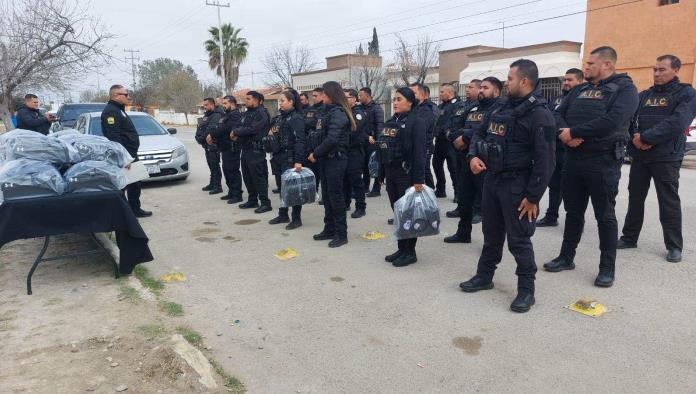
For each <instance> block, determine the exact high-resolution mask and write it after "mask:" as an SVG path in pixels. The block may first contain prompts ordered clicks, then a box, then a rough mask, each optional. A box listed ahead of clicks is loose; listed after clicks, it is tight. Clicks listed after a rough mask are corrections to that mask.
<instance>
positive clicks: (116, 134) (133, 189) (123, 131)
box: [101, 85, 152, 218]
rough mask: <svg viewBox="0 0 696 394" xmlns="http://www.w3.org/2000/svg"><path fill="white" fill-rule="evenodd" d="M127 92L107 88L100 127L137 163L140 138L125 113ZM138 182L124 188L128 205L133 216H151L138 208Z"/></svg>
mask: <svg viewBox="0 0 696 394" xmlns="http://www.w3.org/2000/svg"><path fill="white" fill-rule="evenodd" d="M128 101H129V100H128V90H126V88H124V87H123V86H122V85H113V86H112V87H111V88H109V102H108V103H106V107H104V110H103V111H102V114H101V126H102V133H103V134H104V137H106V138H108V139H109V140H111V141H114V142H118V143H119V144H121V145H123V147H124V148H126V150H127V151H128V153H129V154H130V155H131V156H132V157H133V159H134V161H138V148H140V136H139V135H138V131H137V130H135V126H134V125H133V122H132V121H131V119H130V117H129V116H128V114H127V113H126V111H125V108H126V104H128ZM141 190H142V189H141V185H140V182H135V183H131V184H130V185H128V187H127V188H126V194H127V195H128V204H129V205H130V207H131V209H132V210H133V213H134V214H135V216H137V217H139V218H144V217H148V216H152V212H150V211H146V210H144V209H142V208H141V207H140V193H141Z"/></svg>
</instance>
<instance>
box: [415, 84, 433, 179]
mask: <svg viewBox="0 0 696 394" xmlns="http://www.w3.org/2000/svg"><path fill="white" fill-rule="evenodd" d="M411 90H412V91H413V94H415V96H416V101H418V105H417V107H416V113H417V114H418V116H420V117H421V118H422V119H423V122H425V127H426V130H425V174H424V176H425V185H426V186H428V187H429V188H431V189H435V181H434V180H433V172H432V170H431V168H430V167H431V166H430V163H431V162H432V158H433V151H434V150H435V146H434V145H433V139H434V138H435V122H436V121H437V117H438V115H439V113H440V109H439V108H437V105H435V103H433V102H432V101H431V100H430V88H429V87H428V85H424V84H422V83H412V84H411Z"/></svg>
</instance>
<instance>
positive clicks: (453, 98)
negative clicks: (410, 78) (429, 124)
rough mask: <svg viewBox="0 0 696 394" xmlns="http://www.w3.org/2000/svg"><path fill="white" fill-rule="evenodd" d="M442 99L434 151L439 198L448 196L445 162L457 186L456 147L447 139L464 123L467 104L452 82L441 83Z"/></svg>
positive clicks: (436, 186) (436, 193) (436, 191)
mask: <svg viewBox="0 0 696 394" xmlns="http://www.w3.org/2000/svg"><path fill="white" fill-rule="evenodd" d="M440 100H441V103H440V105H438V108H439V109H440V115H439V116H438V118H437V121H436V123H435V152H433V169H434V172H435V179H436V182H437V184H436V185H435V196H437V197H438V198H445V197H447V192H446V184H447V179H446V177H445V162H447V170H448V171H449V173H450V178H451V179H452V184H453V186H454V188H455V190H456V187H457V164H456V162H457V160H456V157H455V154H454V148H452V145H451V144H450V142H449V141H448V140H447V134H448V133H449V132H451V131H452V130H454V129H456V128H457V127H458V126H460V125H462V124H464V120H463V117H464V112H466V104H465V103H464V102H462V101H461V99H460V98H459V96H457V94H456V90H455V89H454V86H452V84H450V83H443V84H442V85H440Z"/></svg>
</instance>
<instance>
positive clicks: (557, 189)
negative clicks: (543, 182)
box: [537, 68, 585, 227]
mask: <svg viewBox="0 0 696 394" xmlns="http://www.w3.org/2000/svg"><path fill="white" fill-rule="evenodd" d="M584 81H585V77H584V76H583V75H582V71H581V70H579V69H577V68H571V69H569V70H568V71H566V73H565V76H564V77H563V85H562V87H561V90H562V92H563V94H561V95H560V96H556V97H553V98H552V99H551V100H550V101H549V109H550V110H551V111H552V112H553V113H554V115H556V114H557V112H556V110H557V109H558V108H559V107H560V106H561V102H563V99H564V98H565V97H566V96H567V95H568V93H569V92H570V90H571V89H572V88H574V87H576V86H578V85H580V84H581V83H583V82H584ZM564 162H565V145H563V144H562V143H560V142H558V143H556V168H554V170H553V175H551V181H549V207H548V208H547V209H546V215H544V217H543V218H541V219H539V220H537V227H556V226H558V209H559V208H560V207H561V201H562V197H561V177H562V171H563V163H564Z"/></svg>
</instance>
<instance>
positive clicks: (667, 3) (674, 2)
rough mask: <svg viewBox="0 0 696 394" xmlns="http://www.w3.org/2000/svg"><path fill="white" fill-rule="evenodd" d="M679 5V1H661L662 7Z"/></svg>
mask: <svg viewBox="0 0 696 394" xmlns="http://www.w3.org/2000/svg"><path fill="white" fill-rule="evenodd" d="M670 4H679V0H660V5H661V6H663V5H670Z"/></svg>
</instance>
